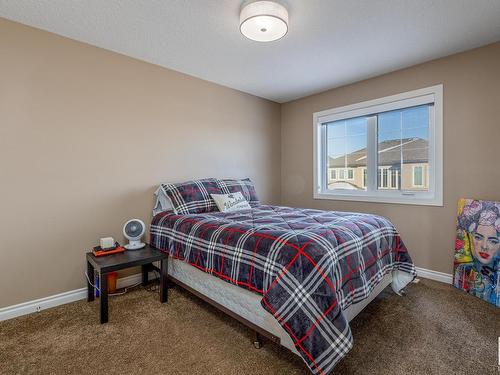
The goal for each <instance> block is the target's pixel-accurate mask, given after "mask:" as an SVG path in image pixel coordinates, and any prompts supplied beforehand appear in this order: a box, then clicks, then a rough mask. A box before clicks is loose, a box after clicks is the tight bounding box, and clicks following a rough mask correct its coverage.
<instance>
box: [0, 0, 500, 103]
mask: <svg viewBox="0 0 500 375" xmlns="http://www.w3.org/2000/svg"><path fill="white" fill-rule="evenodd" d="M246 2H248V0H247V1H246ZM246 2H245V3H246ZM279 2H280V3H282V4H283V5H285V6H286V7H287V8H288V10H289V14H290V29H289V33H288V34H287V35H286V36H285V38H283V39H281V40H279V41H276V42H271V43H257V42H252V41H250V40H247V39H245V38H244V37H243V36H242V35H241V34H240V32H239V25H238V22H239V10H240V7H241V4H242V3H243V0H148V1H141V0H0V16H1V17H4V18H8V19H11V20H14V21H18V22H21V23H24V24H27V25H31V26H35V27H38V28H40V29H44V30H48V31H51V32H53V33H56V34H60V35H63V36H66V37H69V38H72V39H76V40H79V41H82V42H86V43H89V44H92V45H95V46H98V47H102V48H105V49H109V50H112V51H116V52H120V53H122V54H125V55H128V56H132V57H135V58H138V59H141V60H144V61H148V62H151V63H154V64H158V65H161V66H164V67H167V68H171V69H174V70H177V71H180V72H183V73H187V74H190V75H193V76H196V77H199V78H203V79H206V80H208V81H212V82H216V83H219V84H222V85H225V86H229V87H232V88H235V89H238V90H241V91H244V92H248V93H251V94H254V95H257V96H261V97H263V98H267V99H271V100H274V101H277V102H286V101H289V100H292V99H296V98H299V97H302V96H306V95H310V94H313V93H316V92H320V91H323V90H326V89H329V88H333V87H338V86H341V85H345V84H347V83H351V82H355V81H359V80H361V79H365V78H368V77H372V76H376V75H380V74H383V73H386V72H390V71H393V70H396V69H400V68H403V67H407V66H411V65H414V64H417V63H420V62H424V61H428V60H431V59H435V58H438V57H442V56H446V55H449V54H452V53H456V52H459V51H464V50H467V49H471V48H474V47H478V46H481V45H485V44H488V43H492V42H495V41H498V40H500V0H378V1H374V0H280V1H279Z"/></svg>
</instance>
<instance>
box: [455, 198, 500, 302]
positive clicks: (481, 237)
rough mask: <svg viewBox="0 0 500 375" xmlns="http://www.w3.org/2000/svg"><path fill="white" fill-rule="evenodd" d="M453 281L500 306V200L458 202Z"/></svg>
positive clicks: (458, 286)
mask: <svg viewBox="0 0 500 375" xmlns="http://www.w3.org/2000/svg"><path fill="white" fill-rule="evenodd" d="M457 216H458V217H457V239H456V241H455V264H454V275H453V285H454V286H455V287H457V288H459V289H463V290H465V291H466V292H468V293H470V294H473V295H475V296H476V297H479V298H481V299H483V300H485V301H487V302H490V303H492V304H494V305H495V306H497V307H500V202H491V201H481V200H473V199H461V200H460V201H459V202H458V215H457Z"/></svg>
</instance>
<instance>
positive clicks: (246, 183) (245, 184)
mask: <svg viewBox="0 0 500 375" xmlns="http://www.w3.org/2000/svg"><path fill="white" fill-rule="evenodd" d="M218 182H219V185H220V188H221V190H222V193H224V194H229V193H236V192H240V193H241V194H242V195H243V196H244V197H245V199H246V200H247V201H248V203H250V205H252V206H255V205H258V204H260V202H259V198H258V197H257V192H256V191H255V187H254V186H253V182H252V181H251V180H250V179H249V178H245V179H243V180H230V179H225V180H218Z"/></svg>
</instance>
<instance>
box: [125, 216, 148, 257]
mask: <svg viewBox="0 0 500 375" xmlns="http://www.w3.org/2000/svg"><path fill="white" fill-rule="evenodd" d="M145 230H146V226H145V225H144V222H143V221H142V220H139V219H132V220H129V221H127V222H126V223H125V225H124V226H123V235H124V236H125V237H126V238H127V239H128V240H129V243H128V244H126V245H125V249H127V250H139V249H142V248H143V247H144V246H146V244H145V243H143V242H141V238H142V236H143V235H144V232H145Z"/></svg>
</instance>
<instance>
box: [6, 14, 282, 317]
mask: <svg viewBox="0 0 500 375" xmlns="http://www.w3.org/2000/svg"><path fill="white" fill-rule="evenodd" d="M0 55H1V56H0V186H1V188H0V236H1V245H0V307H2V306H7V305H12V304H16V303H19V302H23V301H27V300H31V299H35V298H40V297H46V296H49V295H52V294H55V293H60V292H65V291H68V290H72V289H76V288H81V287H83V286H84V276H83V271H84V254H85V251H86V250H88V249H89V248H90V247H91V246H93V245H95V244H96V241H97V240H98V238H99V237H103V236H108V235H111V236H114V237H115V238H117V239H118V240H120V241H122V240H123V236H122V234H121V228H122V224H123V223H124V222H125V221H126V220H127V219H128V218H132V217H138V218H141V219H143V220H145V221H146V222H149V219H150V215H151V209H152V206H153V191H154V189H155V187H156V186H157V185H158V184H159V183H161V182H165V181H181V180H185V179H191V178H199V177H210V176H214V177H250V178H252V179H253V180H254V182H255V184H256V187H257V191H258V193H260V197H261V199H262V201H263V202H269V203H278V202H279V199H280V181H279V179H280V175H279V170H280V106H279V105H278V104H276V103H272V102H270V101H266V100H263V99H260V98H256V97H254V96H251V95H247V94H244V93H241V92H239V91H235V90H232V89H229V88H225V87H222V86H218V85H215V84H212V83H209V82H206V81H202V80H199V79H196V78H193V77H190V76H187V75H183V74H180V73H177V72H174V71H171V70H167V69H164V68H161V67H158V66H154V65H151V64H147V63H144V62H141V61H137V60H134V59H131V58H128V57H125V56H122V55H119V54H116V53H112V52H109V51H105V50H102V49H99V48H95V47H92V46H89V45H85V44H82V43H78V42H75V41H72V40H69V39H65V38H62V37H59V36H56V35H53V34H50V33H47V32H43V31H40V30H36V29H33V28H29V27H25V26H22V25H20V24H16V23H13V22H9V21H6V20H2V19H0Z"/></svg>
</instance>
